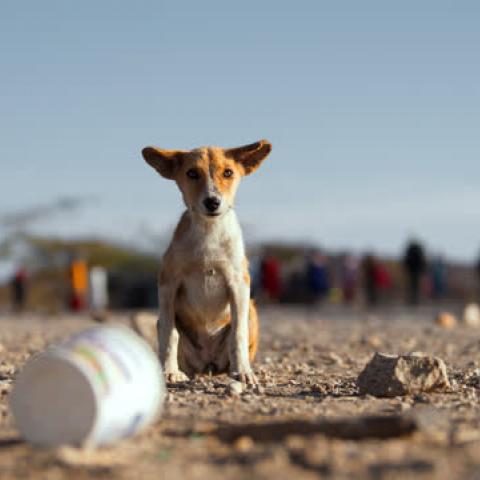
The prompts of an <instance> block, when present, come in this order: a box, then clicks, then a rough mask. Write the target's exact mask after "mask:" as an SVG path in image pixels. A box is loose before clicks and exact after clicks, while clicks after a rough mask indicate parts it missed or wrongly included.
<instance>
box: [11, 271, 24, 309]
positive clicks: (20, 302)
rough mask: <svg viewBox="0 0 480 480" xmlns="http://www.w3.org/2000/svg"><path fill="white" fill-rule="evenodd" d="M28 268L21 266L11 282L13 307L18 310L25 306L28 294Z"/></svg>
mask: <svg viewBox="0 0 480 480" xmlns="http://www.w3.org/2000/svg"><path fill="white" fill-rule="evenodd" d="M27 279H28V275H27V269H26V268H25V267H24V266H21V267H20V268H19V269H18V270H17V271H16V272H15V274H14V276H13V278H12V282H11V287H12V303H13V308H14V309H15V310H17V311H20V310H23V309H24V307H25V299H26V296H27Z"/></svg>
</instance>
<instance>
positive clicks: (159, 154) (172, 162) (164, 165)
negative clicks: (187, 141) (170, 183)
mask: <svg viewBox="0 0 480 480" xmlns="http://www.w3.org/2000/svg"><path fill="white" fill-rule="evenodd" d="M183 153H184V152H182V151H180V150H164V149H162V148H157V147H145V148H144V149H143V150H142V155H143V158H144V159H145V161H146V162H147V163H148V164H149V165H150V166H151V167H153V168H154V169H155V170H156V171H157V172H158V173H159V174H160V175H161V176H162V177H165V178H168V179H169V180H173V179H174V178H175V175H176V173H177V172H178V170H179V169H180V165H181V163H182V155H183Z"/></svg>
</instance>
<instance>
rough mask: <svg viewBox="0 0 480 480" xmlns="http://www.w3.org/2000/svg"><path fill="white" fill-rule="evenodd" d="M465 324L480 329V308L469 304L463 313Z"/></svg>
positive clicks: (474, 304)
mask: <svg viewBox="0 0 480 480" xmlns="http://www.w3.org/2000/svg"><path fill="white" fill-rule="evenodd" d="M463 323H464V324H465V325H468V326H469V327H480V307H479V306H478V305H477V304H476V303H469V304H468V305H467V306H466V307H465V309H464V311H463Z"/></svg>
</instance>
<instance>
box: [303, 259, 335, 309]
mask: <svg viewBox="0 0 480 480" xmlns="http://www.w3.org/2000/svg"><path fill="white" fill-rule="evenodd" d="M306 274H307V285H308V289H309V294H310V298H311V299H312V301H314V302H315V301H318V300H323V299H324V298H325V297H326V296H327V294H328V292H329V290H330V279H329V275H328V265H327V257H326V256H325V255H324V254H323V253H321V252H320V251H316V252H313V253H312V254H311V255H310V257H309V259H308V261H307V272H306Z"/></svg>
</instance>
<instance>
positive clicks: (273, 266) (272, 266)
mask: <svg viewBox="0 0 480 480" xmlns="http://www.w3.org/2000/svg"><path fill="white" fill-rule="evenodd" d="M261 273H262V274H261V278H262V290H263V291H264V292H265V293H266V295H267V297H268V298H269V299H270V300H278V299H279V298H280V295H281V293H282V285H281V277H280V262H279V261H278V259H277V257H275V256H273V255H267V256H266V257H265V258H264V259H263V261H262V266H261Z"/></svg>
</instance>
